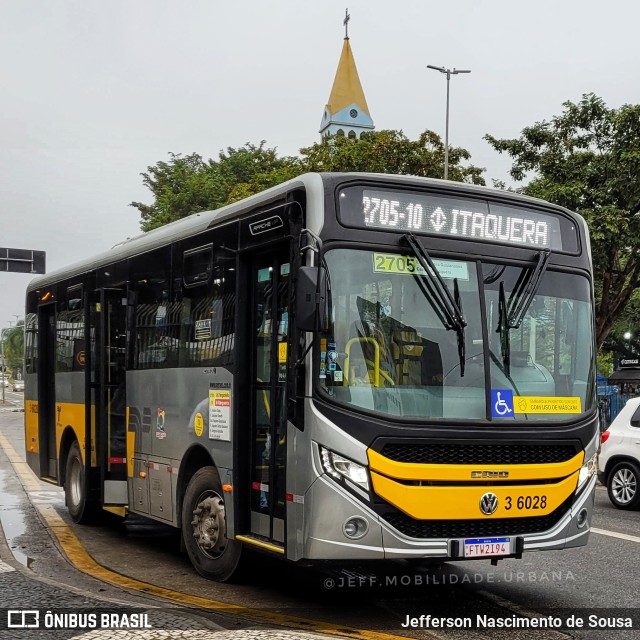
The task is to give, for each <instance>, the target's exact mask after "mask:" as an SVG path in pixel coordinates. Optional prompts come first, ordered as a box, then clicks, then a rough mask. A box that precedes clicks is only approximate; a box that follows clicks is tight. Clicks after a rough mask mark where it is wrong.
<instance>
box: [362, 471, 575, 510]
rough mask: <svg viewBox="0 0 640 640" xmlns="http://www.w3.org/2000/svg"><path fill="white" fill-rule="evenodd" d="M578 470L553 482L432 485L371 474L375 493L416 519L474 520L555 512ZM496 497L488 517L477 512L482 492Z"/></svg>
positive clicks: (570, 488)
mask: <svg viewBox="0 0 640 640" xmlns="http://www.w3.org/2000/svg"><path fill="white" fill-rule="evenodd" d="M578 475H579V472H578V471H576V472H575V473H574V474H572V475H571V476H569V477H568V478H565V479H564V480H562V481H561V482H558V483H556V484H536V485H515V486H513V485H512V486H505V485H492V486H490V487H487V486H466V487H459V486H458V487H451V486H444V487H443V486H436V487H420V486H415V485H407V484H402V483H400V482H395V481H394V480H391V479H390V478H385V477H384V476H381V475H379V474H377V473H375V472H372V473H371V480H372V482H373V490H374V491H375V493H376V495H378V496H380V497H381V498H383V499H384V500H386V501H387V502H388V503H389V504H392V505H393V506H394V507H397V508H398V509H400V511H403V512H404V513H406V514H407V515H408V516H411V517H412V518H415V519H417V520H476V519H478V518H487V519H491V518H522V517H531V516H544V515H547V514H549V513H551V512H552V511H555V509H557V508H558V507H559V506H560V505H561V504H562V503H563V502H564V501H565V500H566V499H567V498H568V497H569V496H570V495H571V494H572V493H573V492H574V491H575V490H576V487H577V485H578ZM489 492H490V493H493V494H495V495H496V496H497V498H498V508H497V509H496V511H495V513H493V514H491V515H490V516H487V515H484V514H483V513H482V512H481V511H480V499H481V498H482V496H483V495H484V494H485V493H489Z"/></svg>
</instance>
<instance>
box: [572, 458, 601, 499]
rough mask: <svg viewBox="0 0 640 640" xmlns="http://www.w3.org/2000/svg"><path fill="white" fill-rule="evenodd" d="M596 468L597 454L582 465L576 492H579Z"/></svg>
mask: <svg viewBox="0 0 640 640" xmlns="http://www.w3.org/2000/svg"><path fill="white" fill-rule="evenodd" d="M597 468H598V454H597V453H594V454H593V455H592V456H591V458H590V459H589V460H587V462H586V463H585V464H584V465H582V468H581V469H580V473H579V475H578V487H577V489H576V491H580V489H582V487H583V485H584V484H585V483H586V482H587V481H588V480H589V478H591V476H592V475H593V474H594V473H595V472H596V469H597Z"/></svg>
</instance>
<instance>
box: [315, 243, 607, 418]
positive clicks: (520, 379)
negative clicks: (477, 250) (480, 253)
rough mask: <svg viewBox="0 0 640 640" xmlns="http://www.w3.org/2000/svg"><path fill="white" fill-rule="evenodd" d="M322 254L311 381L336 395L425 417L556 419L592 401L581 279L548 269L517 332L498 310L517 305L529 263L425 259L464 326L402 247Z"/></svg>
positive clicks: (586, 303) (379, 409)
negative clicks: (319, 321)
mask: <svg viewBox="0 0 640 640" xmlns="http://www.w3.org/2000/svg"><path fill="white" fill-rule="evenodd" d="M325 258H326V264H327V269H328V277H329V282H330V294H329V296H328V304H329V319H330V321H329V328H328V330H327V331H326V332H324V333H322V334H321V340H320V354H319V355H320V367H319V376H320V385H321V388H322V389H323V390H324V391H325V392H326V393H327V394H328V395H329V396H330V397H331V398H332V399H333V400H334V401H336V402H338V403H344V404H347V405H350V406H351V407H353V408H359V409H365V410H368V411H373V412H376V413H380V414H386V415H391V416H403V417H414V418H421V419H423V420H428V419H431V418H440V419H443V418H444V419H473V420H486V419H490V420H512V421H529V420H555V421H557V420H559V419H560V420H563V419H570V418H571V417H572V414H573V417H576V414H580V413H583V412H584V411H587V410H588V409H590V408H591V407H592V406H593V403H594V398H593V395H594V391H593V388H594V382H593V373H592V371H593V362H592V361H593V353H592V351H591V349H590V347H589V345H591V344H592V341H593V334H592V331H593V329H592V325H591V296H590V285H589V281H588V280H587V278H585V277H583V276H579V275H575V274H566V273H558V272H554V271H552V270H550V269H547V270H546V271H545V272H544V274H543V275H542V277H541V278H540V279H539V281H538V282H537V285H536V288H535V292H534V293H535V295H533V297H532V298H531V300H530V303H529V304H528V306H527V307H526V309H523V312H522V314H521V315H522V317H521V318H519V320H520V322H519V324H518V326H517V327H515V326H510V325H509V324H508V323H507V324H505V321H504V320H505V313H504V309H505V305H506V308H508V307H509V305H511V306H513V305H514V304H516V303H518V302H519V301H518V300H517V296H518V293H519V290H520V289H521V287H520V285H519V283H521V282H522V281H523V280H527V279H528V274H529V273H530V272H531V270H532V269H534V268H535V265H533V264H532V265H531V266H530V267H524V268H523V267H514V266H504V265H495V264H490V263H488V262H486V263H483V264H480V263H479V262H476V261H465V260H450V259H446V260H443V259H434V260H433V264H434V266H435V268H436V269H437V271H438V273H439V274H440V276H441V279H442V281H443V283H444V285H446V287H447V288H448V290H449V292H450V293H451V294H452V296H454V295H455V299H456V301H457V304H458V307H459V309H460V311H461V314H462V318H463V321H464V323H465V327H464V331H463V332H462V331H459V330H456V327H452V326H451V324H450V323H447V318H446V317H444V316H443V313H442V311H441V307H442V305H441V304H440V302H439V300H437V299H435V298H434V297H432V296H430V295H429V292H428V290H426V289H425V286H424V278H425V277H429V274H428V273H426V272H425V270H424V268H423V267H422V266H421V264H420V262H419V260H418V259H417V258H416V256H414V255H413V253H412V252H411V250H409V249H407V250H406V251H404V252H403V253H402V254H400V253H392V252H384V251H364V250H356V249H333V250H330V251H328V252H327V253H326V256H325ZM480 287H482V289H481V288H480ZM481 292H483V293H484V301H483V303H484V304H481V295H482V293H481ZM483 323H484V324H486V334H487V335H488V344H487V345H486V347H487V349H486V353H485V348H484V341H483V334H484V331H483V328H484V327H483ZM461 341H462V343H461ZM578 345H580V348H578ZM485 368H488V369H489V370H488V372H486V370H485ZM487 374H488V375H487Z"/></svg>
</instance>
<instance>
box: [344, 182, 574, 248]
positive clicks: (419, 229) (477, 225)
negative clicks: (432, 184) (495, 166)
mask: <svg viewBox="0 0 640 640" xmlns="http://www.w3.org/2000/svg"><path fill="white" fill-rule="evenodd" d="M340 216H341V219H342V221H343V222H346V223H347V224H349V225H353V226H357V227H364V228H371V229H381V230H382V229H384V230H387V231H399V232H410V233H417V234H422V233H425V234H433V235H439V236H447V237H458V238H460V239H466V240H480V241H485V242H486V241H489V242H500V243H506V244H511V245H518V246H526V247H532V248H538V249H551V250H557V251H563V250H564V251H570V252H573V251H575V250H577V230H576V228H575V226H574V225H573V224H572V223H571V221H570V220H569V219H568V218H565V217H564V216H560V215H554V214H549V213H542V212H540V211H536V210H532V209H525V208H521V207H512V206H508V205H504V204H498V203H493V202H488V201H485V200H472V199H467V198H453V197H450V196H440V195H431V194H423V193H410V192H406V191H395V190H394V191H392V190H380V189H368V188H348V189H344V190H343V191H341V193H340ZM567 225H568V226H569V227H570V228H571V229H565V231H568V232H569V233H563V229H562V227H563V226H564V227H566V226H567ZM564 235H566V236H567V238H568V242H564V243H563V236H564ZM565 245H568V246H565Z"/></svg>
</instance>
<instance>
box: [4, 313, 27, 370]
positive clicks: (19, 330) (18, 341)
mask: <svg viewBox="0 0 640 640" xmlns="http://www.w3.org/2000/svg"><path fill="white" fill-rule="evenodd" d="M2 338H3V340H4V359H5V362H6V364H7V367H8V368H9V369H11V371H12V372H13V377H15V375H16V372H17V371H21V370H22V365H23V363H24V320H18V323H17V324H16V326H15V327H11V328H10V329H6V330H5V331H3V332H2Z"/></svg>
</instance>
